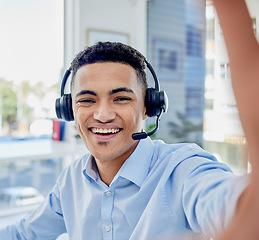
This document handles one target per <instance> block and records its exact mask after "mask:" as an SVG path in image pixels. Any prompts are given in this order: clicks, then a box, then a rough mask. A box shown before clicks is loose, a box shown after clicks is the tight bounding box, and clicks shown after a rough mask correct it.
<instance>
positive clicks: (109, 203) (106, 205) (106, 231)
mask: <svg viewBox="0 0 259 240" xmlns="http://www.w3.org/2000/svg"><path fill="white" fill-rule="evenodd" d="M113 197H114V194H113V191H112V190H111V189H110V188H109V189H106V190H105V191H104V192H103V200H102V225H103V239H105V240H106V239H107V240H108V239H112V210H113Z"/></svg>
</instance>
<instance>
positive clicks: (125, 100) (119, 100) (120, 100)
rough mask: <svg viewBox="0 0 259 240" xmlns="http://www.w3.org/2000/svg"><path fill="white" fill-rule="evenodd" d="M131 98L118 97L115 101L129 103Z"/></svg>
mask: <svg viewBox="0 0 259 240" xmlns="http://www.w3.org/2000/svg"><path fill="white" fill-rule="evenodd" d="M130 100H131V98H130V97H116V98H115V99H114V101H115V102H127V101H130Z"/></svg>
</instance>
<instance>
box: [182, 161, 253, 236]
mask: <svg viewBox="0 0 259 240" xmlns="http://www.w3.org/2000/svg"><path fill="white" fill-rule="evenodd" d="M196 160H197V159H196ZM198 160H200V162H201V163H200V164H199V166H198V167H197V168H194V169H193V171H192V172H191V173H190V174H189V175H188V177H187V178H186V180H185V182H184V186H183V192H182V194H183V197H182V199H183V207H184V211H185V214H186V218H187V220H188V223H189V225H190V228H191V229H192V230H193V231H194V232H202V233H204V234H206V235H208V236H210V237H211V236H213V237H214V236H216V235H218V234H220V233H221V232H222V231H223V230H224V229H225V228H226V227H227V226H228V224H229V222H230V221H231V219H232V218H233V216H234V213H235V209H236V206H237V202H238V199H239V197H240V196H241V194H242V193H243V191H244V190H245V188H246V187H247V186H248V183H249V175H244V176H235V175H234V174H233V173H232V172H231V170H230V169H229V168H228V167H227V166H226V165H225V164H223V163H220V162H217V161H215V162H214V161H204V162H203V160H202V158H198Z"/></svg>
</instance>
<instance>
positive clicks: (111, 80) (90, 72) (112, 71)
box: [73, 62, 141, 89]
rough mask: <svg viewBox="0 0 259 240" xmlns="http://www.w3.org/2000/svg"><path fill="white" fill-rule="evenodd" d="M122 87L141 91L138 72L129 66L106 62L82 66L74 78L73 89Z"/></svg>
mask: <svg viewBox="0 0 259 240" xmlns="http://www.w3.org/2000/svg"><path fill="white" fill-rule="evenodd" d="M98 86H101V87H111V88H112V87H122V86H127V87H130V88H139V89H141V84H140V83H139V81H138V78H137V74H136V71H135V69H134V68H133V67H131V66H130V65H127V64H122V63H114V62H105V63H93V64H87V65H84V66H82V67H81V68H79V69H78V71H77V72H76V74H75V77H74V83H73V89H77V88H80V89H81V88H85V87H87V88H94V87H98Z"/></svg>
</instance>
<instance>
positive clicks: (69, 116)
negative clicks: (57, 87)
mask: <svg viewBox="0 0 259 240" xmlns="http://www.w3.org/2000/svg"><path fill="white" fill-rule="evenodd" d="M56 114H57V117H58V118H59V119H63V120H65V121H73V120H74V114H73V108H72V97H71V94H70V93H69V94H64V95H63V96H62V97H61V98H58V99H56Z"/></svg>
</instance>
